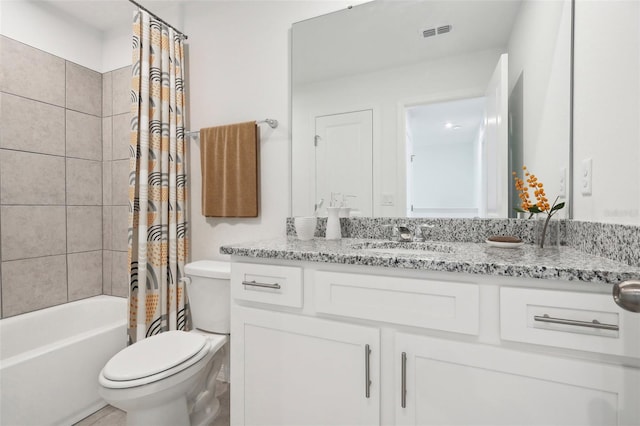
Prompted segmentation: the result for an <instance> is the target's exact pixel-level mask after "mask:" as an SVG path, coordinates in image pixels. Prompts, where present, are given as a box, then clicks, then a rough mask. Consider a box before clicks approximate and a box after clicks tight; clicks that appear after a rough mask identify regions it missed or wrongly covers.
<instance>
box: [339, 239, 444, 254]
mask: <svg viewBox="0 0 640 426" xmlns="http://www.w3.org/2000/svg"><path fill="white" fill-rule="evenodd" d="M350 247H351V248H352V249H356V250H367V251H371V252H375V253H390V254H425V253H429V252H436V253H453V248H452V247H451V246H449V245H447V244H443V243H436V242H432V241H426V242H406V243H405V242H400V241H363V242H357V243H353V244H350Z"/></svg>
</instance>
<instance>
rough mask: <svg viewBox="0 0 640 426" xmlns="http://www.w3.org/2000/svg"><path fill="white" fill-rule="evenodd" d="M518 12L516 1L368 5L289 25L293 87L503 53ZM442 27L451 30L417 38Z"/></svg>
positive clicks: (413, 0)
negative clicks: (493, 51) (499, 50)
mask: <svg viewBox="0 0 640 426" xmlns="http://www.w3.org/2000/svg"><path fill="white" fill-rule="evenodd" d="M519 7H520V0H394V1H373V2H369V3H364V4H360V5H357V6H354V7H352V8H350V9H348V10H344V11H339V12H335V13H331V14H328V15H323V16H321V17H319V18H314V19H309V20H306V21H303V22H302V23H303V24H304V25H297V24H294V25H293V37H292V48H293V58H294V62H293V73H292V76H293V79H294V84H298V83H309V82H315V81H322V80H326V79H331V78H338V77H342V76H347V75H354V74H360V73H362V72H366V71H369V72H370V71H371V70H381V69H385V68H393V67H399V66H403V65H411V64H416V63H418V62H422V61H427V60H435V59H438V58H442V57H448V56H453V55H461V54H465V53H468V52H476V51H481V50H485V49H493V48H504V47H505V46H506V45H507V42H508V40H509V36H510V34H511V29H512V27H513V24H514V21H515V17H516V16H517V13H518V9H519ZM443 25H451V26H452V30H451V31H450V32H449V33H446V34H441V35H437V36H434V37H427V38H425V37H423V36H422V31H423V30H425V29H431V28H437V27H439V26H443ZM328 29H330V30H328ZM298 46H299V48H298Z"/></svg>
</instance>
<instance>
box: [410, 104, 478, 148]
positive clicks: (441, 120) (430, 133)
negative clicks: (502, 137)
mask: <svg viewBox="0 0 640 426" xmlns="http://www.w3.org/2000/svg"><path fill="white" fill-rule="evenodd" d="M484 110H485V99H484V98H472V99H461V100H457V101H449V102H440V103H435V104H428V105H418V106H414V107H411V108H408V109H407V127H408V128H409V129H410V132H411V136H412V142H413V146H414V147H419V146H433V145H441V144H445V145H454V144H472V143H474V142H477V141H478V131H479V130H480V127H481V125H482V122H483V120H484ZM447 123H451V126H447ZM458 126H459V127H458Z"/></svg>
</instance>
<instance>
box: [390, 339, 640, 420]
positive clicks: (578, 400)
mask: <svg viewBox="0 0 640 426" xmlns="http://www.w3.org/2000/svg"><path fill="white" fill-rule="evenodd" d="M395 354H396V358H397V360H396V363H395V364H396V367H395V371H396V374H395V376H396V377H398V378H399V380H396V407H397V408H396V416H395V417H396V424H397V425H445V424H448V425H450V424H454V425H523V424H527V425H594V426H596V425H632V424H638V419H639V418H638V410H637V402H638V397H639V396H640V388H639V386H640V381H638V374H637V371H633V370H634V369H630V368H625V367H622V366H617V365H609V364H603V363H598V362H590V361H584V360H576V359H568V358H563V357H556V356H550V355H545V354H539V353H529V352H525V351H521V350H512V349H505V348H502V347H495V346H489V345H481V344H476V343H466V342H457V341H450V340H443V339H437V338H431V337H425V336H419V335H415V334H407V333H397V334H396V336H395ZM403 364H404V367H403ZM403 384H404V386H403ZM403 395H404V397H403Z"/></svg>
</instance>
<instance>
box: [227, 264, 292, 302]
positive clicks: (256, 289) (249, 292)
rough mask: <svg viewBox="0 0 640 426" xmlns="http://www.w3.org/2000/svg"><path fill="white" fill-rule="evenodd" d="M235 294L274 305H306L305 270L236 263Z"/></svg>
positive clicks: (232, 290)
mask: <svg viewBox="0 0 640 426" xmlns="http://www.w3.org/2000/svg"><path fill="white" fill-rule="evenodd" d="M231 297H232V298H234V299H235V300H245V301H249V302H260V303H268V304H270V305H279V306H290V307H294V308H301V307H302V269H301V268H296V267H292V266H274V265H257V264H253V263H233V264H232V265H231Z"/></svg>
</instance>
